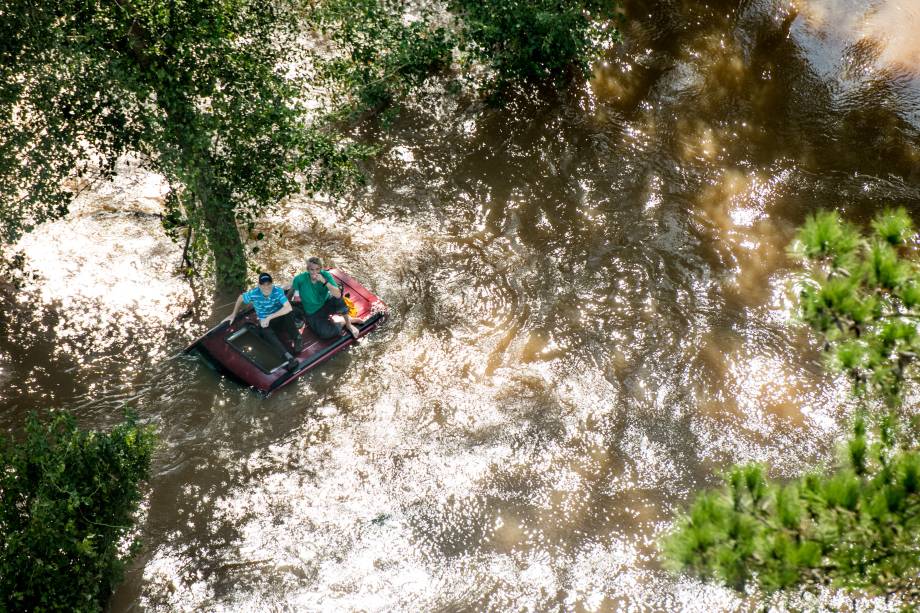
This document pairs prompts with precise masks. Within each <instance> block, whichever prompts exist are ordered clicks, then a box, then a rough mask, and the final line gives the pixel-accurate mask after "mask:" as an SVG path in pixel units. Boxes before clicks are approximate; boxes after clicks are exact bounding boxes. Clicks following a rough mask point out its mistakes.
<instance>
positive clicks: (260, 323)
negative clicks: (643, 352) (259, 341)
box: [259, 317, 271, 328]
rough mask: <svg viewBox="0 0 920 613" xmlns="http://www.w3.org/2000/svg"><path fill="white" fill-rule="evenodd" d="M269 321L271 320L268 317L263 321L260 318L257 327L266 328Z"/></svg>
mask: <svg viewBox="0 0 920 613" xmlns="http://www.w3.org/2000/svg"><path fill="white" fill-rule="evenodd" d="M270 321H271V320H270V319H269V318H268V317H266V318H265V319H261V318H260V319H259V325H260V326H262V327H263V328H267V327H268V324H269V322H270Z"/></svg>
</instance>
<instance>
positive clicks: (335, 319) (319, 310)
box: [291, 257, 364, 339]
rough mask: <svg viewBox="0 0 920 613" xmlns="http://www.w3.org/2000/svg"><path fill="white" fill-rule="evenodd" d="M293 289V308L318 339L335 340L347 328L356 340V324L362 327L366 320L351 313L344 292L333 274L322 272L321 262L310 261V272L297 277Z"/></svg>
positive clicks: (308, 266) (308, 264) (314, 259)
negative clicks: (352, 315) (344, 298)
mask: <svg viewBox="0 0 920 613" xmlns="http://www.w3.org/2000/svg"><path fill="white" fill-rule="evenodd" d="M291 289H293V290H294V297H293V300H292V303H293V304H294V309H295V310H298V311H300V314H301V315H302V316H303V318H304V319H305V320H306V322H307V325H308V326H310V329H311V330H313V332H314V333H315V334H316V336H317V337H319V338H322V339H325V338H334V337H336V336H339V335H340V334H342V329H343V328H344V329H346V330H348V332H349V333H350V334H351V335H352V336H353V337H354V338H358V329H357V328H355V324H358V325H361V324H363V323H364V321H363V320H361V319H358V318H355V317H351V316H350V315H349V314H348V307H347V306H346V305H345V301H344V300H342V290H341V289H340V288H339V286H338V285H336V283H335V279H333V278H332V274H331V273H330V272H329V271H328V270H323V261H322V260H321V259H319V258H317V257H311V258H309V259H307V271H306V272H302V273H300V274H299V275H297V276H296V277H294V282H293V283H291Z"/></svg>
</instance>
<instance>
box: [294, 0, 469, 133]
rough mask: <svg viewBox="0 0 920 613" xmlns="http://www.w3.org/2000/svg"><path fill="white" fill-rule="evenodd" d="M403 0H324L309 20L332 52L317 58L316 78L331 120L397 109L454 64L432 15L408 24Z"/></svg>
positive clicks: (445, 32) (445, 35)
mask: <svg viewBox="0 0 920 613" xmlns="http://www.w3.org/2000/svg"><path fill="white" fill-rule="evenodd" d="M406 10H407V7H406V5H405V2H402V1H400V0H322V1H319V2H316V3H315V4H314V5H312V6H311V9H310V11H309V12H308V13H307V21H308V22H309V23H310V24H312V27H313V28H314V29H315V30H316V32H317V33H318V34H319V35H320V36H322V37H324V38H325V40H326V41H327V43H328V44H329V47H330V49H328V50H326V51H325V52H324V53H323V54H321V55H320V54H316V55H314V58H313V63H314V65H315V66H316V68H317V80H318V82H319V83H321V84H322V85H323V86H324V87H325V89H326V90H327V92H329V94H330V96H331V99H332V111H331V112H330V117H336V118H339V119H355V118H357V117H359V116H361V115H362V114H376V113H379V112H381V111H388V110H393V111H395V110H398V109H397V106H398V105H399V104H400V103H401V102H402V101H403V100H405V99H406V98H407V97H408V96H409V95H410V93H411V92H412V91H414V90H416V89H417V88H418V87H420V86H421V85H422V84H423V83H424V82H425V80H426V79H428V78H429V77H430V76H432V75H434V74H437V73H439V72H442V71H444V70H446V69H447V67H449V66H450V63H451V54H452V50H453V46H454V41H453V38H452V36H451V34H450V32H448V30H447V29H446V28H445V27H443V26H437V25H435V24H434V23H433V17H432V14H431V13H430V12H427V11H422V12H421V13H420V14H419V15H418V16H417V19H415V20H413V21H411V22H409V23H405V15H406Z"/></svg>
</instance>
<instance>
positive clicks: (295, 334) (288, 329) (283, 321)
mask: <svg viewBox="0 0 920 613" xmlns="http://www.w3.org/2000/svg"><path fill="white" fill-rule="evenodd" d="M269 326H270V327H271V329H272V330H274V331H275V335H276V336H277V334H278V332H284V334H285V335H286V336H287V337H288V340H290V341H291V343H292V344H293V345H294V353H295V354H297V353H300V351H301V349H303V339H301V338H300V331H299V330H298V329H297V324H295V323H294V313H287V314H286V315H282V316H281V317H276V318H274V319H273V320H271V323H270V324H269Z"/></svg>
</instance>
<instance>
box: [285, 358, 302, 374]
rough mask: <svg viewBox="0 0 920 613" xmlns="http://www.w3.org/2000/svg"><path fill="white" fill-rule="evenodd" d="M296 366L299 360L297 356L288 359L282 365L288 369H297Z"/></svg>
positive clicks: (298, 364)
mask: <svg viewBox="0 0 920 613" xmlns="http://www.w3.org/2000/svg"><path fill="white" fill-rule="evenodd" d="M298 366H300V361H299V360H298V359H297V358H291V359H290V360H288V363H287V364H285V365H284V367H285V368H286V369H287V370H288V371H293V370H297V367H298Z"/></svg>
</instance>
